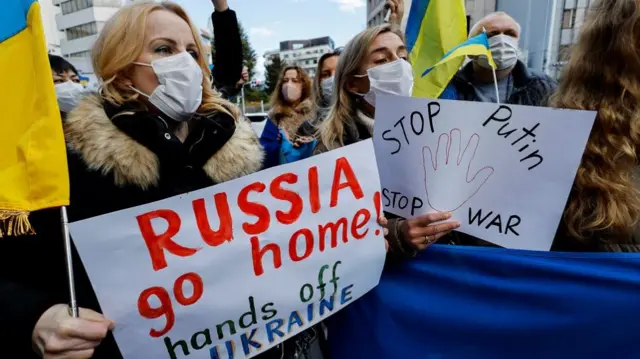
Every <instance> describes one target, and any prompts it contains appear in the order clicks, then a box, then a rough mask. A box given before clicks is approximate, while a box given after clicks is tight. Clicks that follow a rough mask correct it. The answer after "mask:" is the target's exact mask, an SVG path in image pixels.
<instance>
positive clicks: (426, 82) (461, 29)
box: [405, 0, 486, 98]
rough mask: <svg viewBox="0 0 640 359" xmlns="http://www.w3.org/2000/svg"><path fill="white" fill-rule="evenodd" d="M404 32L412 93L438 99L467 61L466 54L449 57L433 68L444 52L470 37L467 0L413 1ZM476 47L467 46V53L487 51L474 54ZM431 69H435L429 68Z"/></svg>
mask: <svg viewBox="0 0 640 359" xmlns="http://www.w3.org/2000/svg"><path fill="white" fill-rule="evenodd" d="M405 35H406V38H407V48H408V50H409V53H410V55H411V62H412V65H413V71H414V79H415V82H414V87H413V96H414V97H428V98H437V97H438V96H440V94H441V93H442V91H444V89H445V88H446V87H447V85H448V84H449V82H450V81H451V79H452V78H453V76H454V75H455V74H456V72H458V70H459V69H460V67H461V66H462V62H463V61H464V57H461V56H450V57H448V58H449V59H448V60H447V61H445V62H442V63H441V64H440V65H439V66H437V67H436V68H434V67H435V65H436V64H438V63H439V62H440V61H441V60H443V59H444V58H445V55H447V54H448V53H449V52H450V51H452V50H453V49H455V48H456V47H457V46H461V44H463V43H464V42H465V41H466V40H467V18H466V12H465V7H464V0H413V2H412V4H411V9H410V10H409V18H408V20H407V25H406V28H405ZM473 49H476V50H477V49H478V47H477V46H472V47H469V48H467V49H466V50H467V52H466V53H465V54H466V55H483V54H485V53H486V51H481V52H479V53H471V50H473ZM429 69H432V70H431V71H427V70H429ZM425 71H426V72H427V73H426V74H425ZM423 74H424V76H423Z"/></svg>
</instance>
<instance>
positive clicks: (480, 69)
mask: <svg viewBox="0 0 640 359" xmlns="http://www.w3.org/2000/svg"><path fill="white" fill-rule="evenodd" d="M483 29H485V30H486V31H487V36H488V37H489V45H490V49H491V55H492V56H493V60H494V61H495V63H496V66H497V69H496V77H497V80H498V90H499V91H498V92H499V95H500V98H499V99H497V98H496V90H495V84H494V79H493V69H492V68H491V66H490V65H489V62H488V59H487V57H486V56H477V57H473V58H472V61H471V62H469V63H468V64H467V65H466V66H464V67H463V68H462V69H461V70H460V71H459V72H458V73H457V74H456V75H455V76H454V78H453V80H452V81H451V83H450V84H449V86H448V87H447V90H446V91H445V92H447V95H446V97H443V98H449V99H457V100H463V101H478V102H497V100H499V101H500V103H506V104H513V105H525V106H546V105H547V104H548V99H549V96H551V94H552V93H553V91H554V90H555V89H556V87H557V83H556V81H555V80H553V79H552V78H550V77H549V76H547V75H546V74H543V73H539V72H536V71H534V70H531V69H528V68H527V66H526V65H525V64H524V63H523V62H522V61H520V60H518V40H519V38H520V25H519V24H518V23H517V22H516V21H515V20H514V19H513V18H511V17H510V16H509V15H507V14H505V13H504V12H496V13H493V14H489V15H487V16H486V17H485V18H484V19H482V20H480V21H479V22H478V23H477V24H476V25H475V26H473V28H472V29H471V31H470V32H469V37H474V36H477V35H479V34H480V33H481V32H482V31H483Z"/></svg>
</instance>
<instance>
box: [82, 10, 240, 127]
mask: <svg viewBox="0 0 640 359" xmlns="http://www.w3.org/2000/svg"><path fill="white" fill-rule="evenodd" d="M160 10H165V11H170V12H172V13H174V14H176V15H177V16H178V17H180V18H181V19H183V20H184V21H186V23H187V24H189V27H190V28H191V33H192V34H193V38H194V39H195V41H194V42H195V45H196V48H197V49H198V58H197V59H196V61H197V62H198V65H200V68H202V104H201V105H200V108H199V109H198V113H201V114H208V113H211V112H215V111H219V112H224V113H227V114H229V115H231V116H233V117H234V118H235V119H238V118H240V112H239V110H238V109H237V107H236V106H234V105H233V104H232V103H230V102H228V101H226V100H224V99H222V98H221V97H220V95H219V94H218V93H216V92H215V91H214V90H213V88H212V85H211V72H210V71H209V66H208V62H207V59H206V58H205V50H204V48H203V47H202V43H201V42H200V41H199V38H200V37H199V34H198V31H197V30H196V28H195V26H193V23H192V22H191V20H190V19H189V16H188V15H187V13H186V11H184V9H183V8H182V7H181V6H180V5H177V4H174V3H171V2H163V3H153V2H143V3H134V4H131V5H128V6H125V7H123V8H121V9H120V10H119V11H118V12H117V13H116V14H115V15H114V16H113V17H112V18H111V19H109V21H107V22H106V24H105V26H104V28H103V29H102V31H101V32H100V36H99V37H98V39H97V41H96V42H95V44H94V45H93V49H92V53H91V57H92V61H93V69H94V71H95V73H96V75H97V76H98V78H100V79H102V90H101V93H102V97H103V98H104V99H105V100H107V101H109V102H111V103H112V104H114V105H122V104H124V103H126V102H138V101H139V96H140V95H139V94H138V93H136V92H135V91H133V90H131V89H130V88H129V86H128V85H127V84H126V83H125V78H126V76H127V75H128V74H129V72H130V71H131V66H132V62H134V61H136V59H137V58H138V56H140V54H141V53H142V51H143V49H144V44H143V41H144V39H145V31H146V24H147V18H148V17H149V15H150V14H151V13H152V12H154V11H160Z"/></svg>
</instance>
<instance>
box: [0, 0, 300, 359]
mask: <svg viewBox="0 0 640 359" xmlns="http://www.w3.org/2000/svg"><path fill="white" fill-rule="evenodd" d="M204 53H205V52H204V49H203V46H202V44H201V42H200V39H199V34H198V32H197V30H196V27H195V26H194V25H193V24H192V22H191V21H190V20H189V18H188V16H187V14H186V13H185V11H184V10H183V9H182V8H181V7H180V6H178V5H176V4H173V3H169V2H163V3H161V4H160V3H149V2H146V3H134V4H131V5H128V6H125V7H123V8H121V9H120V10H119V11H118V12H117V13H116V14H115V15H114V16H113V17H112V18H111V19H110V20H109V21H107V22H106V23H105V25H104V28H103V30H102V31H101V33H100V35H99V37H98V39H97V40H96V42H95V44H94V47H93V51H92V60H93V68H94V70H95V73H96V76H97V77H98V78H100V79H101V80H102V91H101V92H100V93H99V94H98V93H95V94H92V95H87V96H86V97H84V98H83V99H82V101H81V102H80V103H79V104H78V105H77V106H76V107H75V109H74V110H73V111H71V112H70V113H69V114H68V116H67V119H66V121H64V123H63V125H64V132H65V138H66V140H67V155H68V167H69V179H70V203H71V205H70V206H69V207H68V214H69V221H78V220H82V219H85V218H89V217H93V216H98V215H102V214H106V213H110V212H114V211H118V210H121V209H125V208H130V207H134V206H138V205H142V204H146V203H150V202H154V201H158V200H161V199H164V198H168V197H172V196H175V195H179V194H182V193H186V192H190V191H194V190H197V189H201V188H204V187H209V186H212V185H214V184H217V183H222V182H226V181H229V180H232V179H234V178H238V177H242V176H244V175H248V174H251V173H254V172H257V171H258V170H260V168H261V166H262V159H263V152H262V149H261V146H260V143H259V141H258V138H257V137H256V135H255V133H254V132H253V130H252V128H251V126H250V124H249V123H248V122H247V121H245V120H243V119H242V117H241V114H240V113H239V111H238V109H237V107H236V106H234V105H233V104H231V103H230V102H228V101H226V100H223V99H222V98H220V97H219V95H217V94H215V93H214V91H213V89H212V86H211V81H210V73H209V68H208V60H207V59H206V58H205V56H204ZM168 83H170V84H171V85H172V86H166V84H168ZM30 220H31V223H32V225H33V227H34V229H35V231H36V233H37V234H36V235H31V236H24V237H12V238H3V239H2V241H0V256H2V257H0V318H2V320H0V333H2V335H0V347H2V348H7V349H6V350H7V351H8V352H10V353H11V354H10V355H9V356H10V357H12V358H20V359H32V358H39V357H40V358H90V357H93V358H95V359H118V358H122V355H121V354H120V351H119V349H118V347H117V344H116V342H115V340H114V338H113V336H112V335H111V334H110V330H111V329H113V328H114V325H115V324H116V323H114V322H113V321H111V320H110V319H108V318H106V317H105V316H104V315H103V314H101V313H100V312H101V310H100V305H99V303H98V300H97V298H96V295H95V293H94V291H93V289H92V285H91V281H90V279H89V277H88V275H87V273H86V271H85V270H84V267H83V265H82V261H81V260H80V258H79V257H78V254H77V252H76V251H75V249H74V250H73V258H74V259H73V262H74V271H75V287H76V292H77V298H78V305H79V307H81V309H80V317H79V318H72V317H71V316H70V315H69V310H68V309H69V308H68V305H67V304H63V303H68V300H69V298H68V291H67V290H66V288H68V287H67V276H66V266H65V259H64V258H65V255H64V250H63V248H64V246H63V243H62V241H63V239H62V236H61V233H62V232H61V225H60V212H59V210H58V209H52V210H43V211H37V212H34V213H32V214H31V217H30ZM175 350H176V351H180V350H181V348H180V347H178V348H177V349H175ZM266 353H271V355H272V356H273V357H278V358H280V357H281V355H283V354H285V353H284V350H283V349H282V348H281V347H279V348H275V349H273V350H272V351H267V352H266ZM177 355H178V356H179V357H182V356H184V355H185V354H183V353H178V354H177ZM267 357H268V356H267ZM289 357H290V356H285V358H289Z"/></svg>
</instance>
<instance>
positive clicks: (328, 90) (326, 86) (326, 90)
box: [320, 76, 334, 101]
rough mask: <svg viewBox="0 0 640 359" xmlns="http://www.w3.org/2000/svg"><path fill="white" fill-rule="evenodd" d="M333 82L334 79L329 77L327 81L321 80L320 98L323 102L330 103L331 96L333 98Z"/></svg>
mask: <svg viewBox="0 0 640 359" xmlns="http://www.w3.org/2000/svg"><path fill="white" fill-rule="evenodd" d="M333 80H334V78H333V76H331V77H329V78H328V79H325V80H323V81H322V83H321V84H320V85H321V87H322V97H323V98H324V100H325V101H330V100H331V96H333Z"/></svg>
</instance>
